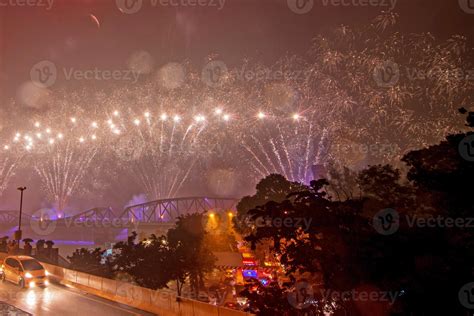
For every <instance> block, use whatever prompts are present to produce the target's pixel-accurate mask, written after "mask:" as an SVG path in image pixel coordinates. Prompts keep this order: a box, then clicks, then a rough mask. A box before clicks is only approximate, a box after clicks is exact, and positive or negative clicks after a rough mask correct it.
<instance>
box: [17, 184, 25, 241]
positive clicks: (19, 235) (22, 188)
mask: <svg viewBox="0 0 474 316" xmlns="http://www.w3.org/2000/svg"><path fill="white" fill-rule="evenodd" d="M17 190H18V191H20V192H21V194H20V217H19V219H18V230H17V231H16V232H15V239H16V240H18V242H20V240H21V212H22V211H23V191H25V190H26V187H18V188H17Z"/></svg>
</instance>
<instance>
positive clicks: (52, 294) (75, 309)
mask: <svg viewBox="0 0 474 316" xmlns="http://www.w3.org/2000/svg"><path fill="white" fill-rule="evenodd" d="M0 301H2V302H5V303H8V304H10V305H13V306H15V307H16V308H19V309H21V310H23V311H25V312H28V313H30V314H32V315H48V316H50V315H66V316H67V315H81V316H83V315H90V316H92V315H101V316H102V315H114V316H115V315H124V316H125V315H154V314H151V313H147V312H144V311H141V310H137V309H133V308H130V307H128V306H125V305H122V304H119V303H115V302H112V301H109V300H105V299H102V298H99V297H97V296H94V295H91V294H87V293H85V292H82V291H80V290H77V289H74V288H69V287H65V286H62V285H56V284H50V285H49V286H48V287H46V288H40V287H36V288H32V289H20V287H19V286H17V285H15V284H13V283H10V282H3V283H2V282H1V281H0Z"/></svg>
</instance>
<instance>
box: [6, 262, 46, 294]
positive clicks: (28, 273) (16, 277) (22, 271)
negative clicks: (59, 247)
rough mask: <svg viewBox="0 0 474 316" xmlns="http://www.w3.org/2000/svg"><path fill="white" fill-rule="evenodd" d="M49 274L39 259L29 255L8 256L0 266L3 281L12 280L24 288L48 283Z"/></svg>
mask: <svg viewBox="0 0 474 316" xmlns="http://www.w3.org/2000/svg"><path fill="white" fill-rule="evenodd" d="M48 274H49V273H48V271H46V269H45V268H44V267H43V265H42V264H41V263H39V261H38V260H36V259H35V258H32V257H29V256H8V257H6V258H5V260H4V261H3V264H2V266H1V267H0V278H1V280H2V281H5V280H6V281H10V282H12V283H15V284H18V285H19V286H20V287H22V288H23V287H35V286H37V285H48V284H49V282H48V278H47V277H48Z"/></svg>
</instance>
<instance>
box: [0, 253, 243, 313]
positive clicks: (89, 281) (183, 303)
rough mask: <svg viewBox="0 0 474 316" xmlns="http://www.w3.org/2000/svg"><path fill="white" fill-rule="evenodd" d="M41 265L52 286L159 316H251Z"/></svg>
mask: <svg viewBox="0 0 474 316" xmlns="http://www.w3.org/2000/svg"><path fill="white" fill-rule="evenodd" d="M7 256H8V255H7V254H4V253H0V260H2V261H3V259H4V258H5V257H7ZM42 264H43V266H44V267H45V269H46V270H48V272H49V273H50V279H51V281H53V282H57V283H60V284H64V285H66V286H71V287H75V288H78V289H80V290H82V291H84V292H87V293H90V294H93V295H96V296H99V297H102V298H105V299H108V300H111V301H114V302H117V303H120V304H123V305H126V306H130V307H134V308H138V309H141V310H144V311H147V312H150V313H154V314H158V315H160V316H175V315H180V316H201V315H202V316H208V315H211V316H245V315H252V314H249V313H245V312H242V311H238V310H233V309H229V308H225V307H220V306H214V305H211V304H207V303H204V302H200V301H196V300H192V299H188V298H183V297H180V298H179V301H178V300H177V295H176V293H175V292H173V291H170V290H151V289H147V288H143V287H140V286H137V285H133V284H130V283H126V282H121V281H117V280H112V279H107V278H103V277H99V276H96V275H91V274H87V273H84V272H79V271H74V270H70V269H66V268H62V267H59V266H55V265H52V264H48V263H42Z"/></svg>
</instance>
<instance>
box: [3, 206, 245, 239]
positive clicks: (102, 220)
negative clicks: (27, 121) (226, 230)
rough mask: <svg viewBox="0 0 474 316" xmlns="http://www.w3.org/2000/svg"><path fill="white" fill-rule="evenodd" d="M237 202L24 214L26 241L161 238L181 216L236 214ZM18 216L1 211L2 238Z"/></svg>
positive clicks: (14, 228) (11, 231)
mask: <svg viewBox="0 0 474 316" xmlns="http://www.w3.org/2000/svg"><path fill="white" fill-rule="evenodd" d="M237 202H238V199H236V198H219V197H183V198H175V199H161V200H155V201H150V202H146V203H142V204H137V205H132V206H128V207H126V208H125V209H124V210H123V211H122V212H121V213H120V214H116V213H114V212H113V210H112V208H110V207H96V208H92V209H89V210H87V211H85V212H82V213H79V214H76V215H73V216H69V217H65V218H55V214H53V211H50V210H46V211H44V210H43V211H39V212H35V213H33V214H32V215H30V214H27V213H25V212H23V214H22V230H23V237H30V238H33V239H51V240H81V241H90V242H100V243H101V242H107V241H108V242H113V241H116V240H122V239H125V238H126V237H127V236H128V234H129V233H131V232H132V231H137V232H138V233H139V234H143V235H149V234H151V233H154V234H157V235H160V234H164V233H166V231H167V230H168V229H169V228H170V227H171V226H172V225H173V224H174V223H175V221H176V219H177V218H178V217H179V216H181V215H186V214H192V213H204V212H208V211H212V212H216V213H219V212H226V211H235V210H236V205H237ZM18 215H19V211H15V210H5V211H0V232H1V233H2V234H3V235H1V236H4V235H8V236H11V235H12V233H13V231H14V230H16V229H17V227H18ZM1 236H0V237H1Z"/></svg>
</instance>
